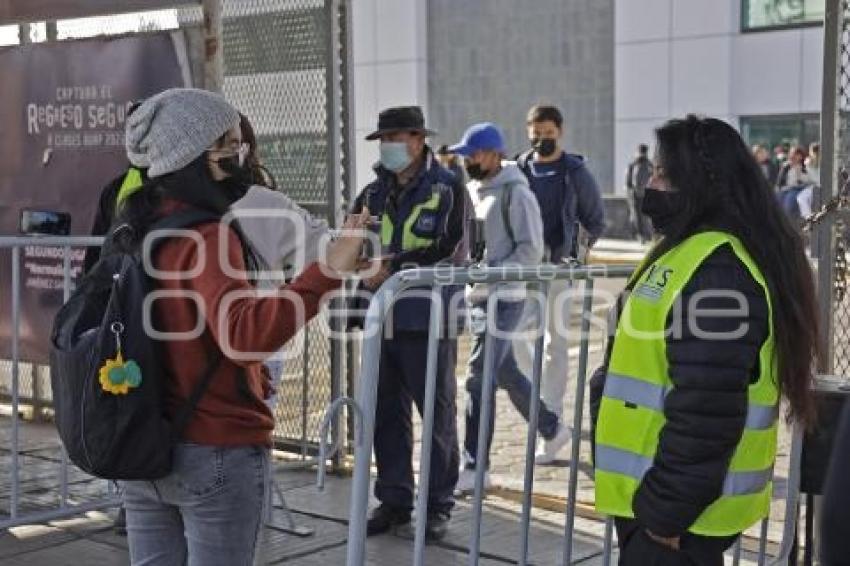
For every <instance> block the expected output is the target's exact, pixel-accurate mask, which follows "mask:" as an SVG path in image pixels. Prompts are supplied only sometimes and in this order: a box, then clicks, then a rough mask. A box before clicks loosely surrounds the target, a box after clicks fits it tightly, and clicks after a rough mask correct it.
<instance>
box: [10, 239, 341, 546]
mask: <svg viewBox="0 0 850 566" xmlns="http://www.w3.org/2000/svg"><path fill="white" fill-rule="evenodd" d="M103 240H104V239H103V237H93V236H61V237H60V236H55V237H54V236H26V237H17V236H12V237H7V236H2V237H0V249H10V250H11V260H12V268H11V278H12V285H11V318H12V320H11V322H12V324H11V328H12V336H11V357H12V360H11V362H12V368H11V369H12V371H11V378H12V379H11V403H12V416H11V442H10V444H11V446H10V448H9V450H10V454H11V466H10V468H9V474H10V482H11V488H10V505H9V518H8V519H5V520H0V530H2V529H8V528H12V527H15V526H18V525H23V524H33V523H42V522H46V521H54V520H58V519H62V518H66V517H72V516H76V515H79V514H81V513H85V512H88V511H94V510H98V509H104V508H109V507H117V506H119V505H120V504H121V500H120V497H119V496H118V494H117V492H116V490H115V487H114V483H113V482H106V495H105V496H104V497H102V498H100V499H96V500H92V501H86V502H85V503H80V504H71V502H70V500H69V492H68V484H69V482H68V472H69V461H68V455H67V453H66V452H65V448H64V446H62V444H61V442H60V453H61V455H60V462H59V465H60V472H59V491H60V503H59V506H58V507H57V508H55V509H50V510H47V511H38V512H28V513H22V512H21V511H20V507H21V481H20V471H21V463H20V453H21V446H20V404H21V402H20V399H21V396H20V389H21V387H20V369H19V366H20V363H21V361H20V352H19V349H20V348H19V345H20V344H19V343H20V320H21V316H20V315H21V249H22V248H24V247H28V246H38V247H59V248H62V249H63V255H62V257H63V272H62V273H63V274H62V289H63V303H64V302H67V301H68V299H69V297H70V296H71V291H72V289H71V285H72V277H71V249H72V248H82V247H95V246H97V247H99V246H101V245H103ZM307 354H308V353H307V352H306V351H305V352H304V355H305V356H307ZM35 378H37V376H35V375H34V379H35ZM34 401H35V400H34ZM305 406H306V399H305ZM331 426H332V423H331V422H328V423H327V427H328V428H331ZM322 438H324V435H323V436H322ZM342 440H343V439H342V438H341V437H339V436H337V437H336V438H335V439H334V442H333V446H332V451H333V453H335V452H337V451H338V450H339V449H340V444H341V443H342ZM321 448H322V451H323V452H325V451H326V450H327V449H326V447H325V446H322V447H321ZM315 462H316V460H314V459H312V458H311V459H306V460H305V461H304V462H299V463H297V464H296V465H295V466H292V467H299V468H300V467H304V466H309V465H311V464H315ZM266 496H267V505H266V516H265V524H266V526H270V527H274V528H276V529H278V530H281V531H284V532H287V533H290V534H293V535H296V536H299V537H304V536H310V535H312V534H313V532H314V531H313V529H312V528H308V527H305V526H303V525H298V524H296V522H295V520H294V517H293V515H292V513H291V512H290V510H289V508H288V506H287V504H286V500H285V498H284V494H283V492H282V491H281V490H280V488H279V487H278V485H277V483H276V482H275V479H274V474H270V475H269V485H268V486H267V490H266ZM275 496H276V498H277V501H278V504H279V505H280V507H281V508H282V511H283V519H284V523H280V524H279V523H278V522H276V521H275V519H274V517H273V516H272V512H273V508H272V504H273V500H274V498H275Z"/></svg>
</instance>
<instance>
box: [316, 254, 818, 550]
mask: <svg viewBox="0 0 850 566" xmlns="http://www.w3.org/2000/svg"><path fill="white" fill-rule="evenodd" d="M633 269H634V268H633V267H632V266H616V267H614V266H586V267H571V266H567V265H564V266H555V265H547V266H541V267H536V268H522V267H510V268H484V267H471V268H456V267H437V268H420V269H414V270H407V271H403V272H401V273H398V274H396V275H394V276H393V277H391V278H390V279H389V280H387V282H385V283H384V285H383V286H382V287H381V288H380V289H379V290H378V292H377V293H376V294H375V296H374V298H373V300H372V301H371V304H370V306H369V308H368V311H367V313H366V318H365V325H364V341H363V351H362V365H361V378H360V383H359V386H358V387H357V397H356V400H353V399H348V398H346V399H344V400H340V401H339V402H337V403H335V404H334V405H333V406H332V407H331V408H330V409H329V411H328V414H327V415H326V422H329V419H330V418H331V416H332V414H333V413H335V412H336V411H338V410H340V408H341V407H342V406H343V405H346V406H349V407H351V409H352V411H353V412H354V414H355V416H356V417H357V418H358V419H359V421H360V426H359V427H358V430H357V439H356V443H355V454H354V475H353V479H352V486H351V504H350V510H349V523H348V545H347V557H346V565H347V566H362V565H363V564H365V556H366V554H365V551H366V522H367V511H368V509H367V505H368V499H369V497H368V496H369V485H370V471H371V459H372V443H373V435H374V428H375V409H376V403H377V388H378V368H379V360H380V354H381V343H382V337H383V328H384V324H385V322H386V320H387V317H388V315H389V313H390V310H391V307H392V304H393V302H394V300H395V299H396V298H397V297H398V296H399V295H400V294H401V293H402V292H404V291H406V290H409V289H411V288H422V287H424V288H426V289H430V291H429V292H430V296H431V298H432V305H433V308H432V310H431V316H430V327H429V328H430V331H429V340H428V356H427V370H426V376H427V382H426V389H425V403H424V407H423V411H424V414H423V416H422V448H421V456H420V466H419V482H418V490H417V500H416V509H415V513H416V522H415V538H414V547H413V564H414V565H415V566H422V565H424V564H425V562H424V551H425V526H426V512H427V501H428V492H429V479H430V478H429V474H430V462H431V443H432V438H431V437H432V429H433V419H434V402H435V391H436V369H437V359H436V358H437V345H438V337H439V336H440V335H441V333H442V330H443V329H442V325H443V321H444V318H445V317H444V316H443V315H444V313H443V307H444V305H442V301H441V295H440V293H439V291H438V289H439V287H440V286H444V285H461V284H467V283H471V282H474V283H496V282H502V281H523V282H528V283H534V284H536V285H537V286H538V288H539V289H541V290H542V291H543V292H544V293H547V292H548V286H549V282H550V281H553V280H570V281H584V293H583V296H582V299H583V301H582V302H583V305H582V306H583V308H582V319H581V329H580V340H579V344H580V350H579V360H578V371H577V378H576V383H575V387H576V389H575V394H576V395H575V411H574V414H573V437H572V445H571V450H572V453H571V456H570V461H571V466H570V471H569V479H568V494H567V503H566V509H565V513H566V524H565V527H564V552H563V559H562V564H563V565H565V566H567V565H569V564H571V563H572V554H573V534H574V530H575V517H576V493H577V486H578V466H577V463H578V461H579V450H580V439H581V432H582V424H583V417H584V394H585V389H586V379H587V374H588V367H587V366H588V350H589V344H590V340H589V335H590V322H591V309H592V302H593V289H594V282H595V280H597V279H604V278H625V277H628V276H629V275H630V274H631V272H632V271H633ZM492 298H493V297H491V299H492ZM542 310H543V311H545V309H542ZM541 316H545V315H541ZM538 324H539V327H540V328H546V321H545V320H541V321H538ZM488 331H489V329H488ZM542 361H543V336H538V337H537V339H536V344H535V352H534V367H533V372H532V374H533V375H532V399H539V396H540V378H541V367H542ZM492 365H493V361H492V340H490V341H487V342H486V343H485V351H484V367H485V368H486V369H485V372H484V384H483V391H482V401H481V402H482V409H481V420H480V427H479V441H478V455H477V457H476V461H477V462H485V461H486V458H485V451H486V449H487V448H486V447H487V442H486V435H487V433H488V431H487V429H488V428H489V422H490V414H491V411H492V410H493V407H492V398H493V396H492V392H493V388H494V386H495V385H494V373H495V372H494V371H492ZM538 413H539V403H534V402H532V403H531V410H530V415H529V424H528V435H527V439H526V462H525V471H524V478H523V481H524V493H523V495H522V519H521V522H520V529H521V536H520V548H519V556H517V558H516V560H517V564H520V565H523V566H524V565H526V564H527V563H528V546H529V529H530V523H531V498H532V488H533V482H534V477H533V472H534V450H535V442H536V436H537V420H538ZM802 436H803V435H802V430H801V428H800V427H798V426H796V425H795V426H794V427H793V429H792V446H791V454H790V471H789V477H788V487H787V494H786V512H785V518H784V525H783V536H782V542H781V545H780V548H779V551H778V555H777V556H776V557H774V559H773V560H772V561H771V562H770V564H771V565H776V566H778V565H780V564H788V560H789V556H790V555H791V552H792V548H793V546H794V541H795V537H796V529H797V520H798V503H799V486H800V463H801V459H802ZM323 438H324V434H323ZM320 460H322V461H321V462H320V467H319V478H320V482H319V483H320V486H321V484H322V483H323V479H324V466H325V462H324V459H321V458H320ZM484 471H485V470H484V466H477V467H476V478H475V491H474V497H473V502H472V510H473V516H472V521H471V523H472V529H471V530H472V532H471V533H470V541H469V554H468V564H470V565H477V564H478V562H479V558H480V556H479V555H480V538H481V518H482V512H483V498H484V487H483V486H484ZM767 527H768V520H767V519H765V520H764V521H762V524H761V529H760V531H761V536H760V540H759V552H758V564H759V566H762V565H764V564H766V561H767V559H768V555H767V542H768V541H767V535H768V530H767ZM613 532H614V529H613V520H612V519H610V518H608V519H607V520H606V524H605V535H604V540H603V563H604V564H605V565H606V566H607V565H608V564H610V563H611V558H612V551H613V546H614V544H613ZM730 552H731V553H732V556H733V564H735V565H737V564H739V562H740V559H741V554H742V542H741V539H740V538H739V540H738V542H737V543H736V544H735V545H734V546H733V548H732V549H730Z"/></svg>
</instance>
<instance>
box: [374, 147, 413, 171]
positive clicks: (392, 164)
mask: <svg viewBox="0 0 850 566" xmlns="http://www.w3.org/2000/svg"><path fill="white" fill-rule="evenodd" d="M411 161H413V158H412V157H410V154H409V153H408V152H407V144H406V143H405V142H381V165H383V166H384V167H386V168H387V169H389V170H390V171H392V172H394V173H398V172H399V171H403V170H404V169H405V168H407V166H408V165H410V162H411Z"/></svg>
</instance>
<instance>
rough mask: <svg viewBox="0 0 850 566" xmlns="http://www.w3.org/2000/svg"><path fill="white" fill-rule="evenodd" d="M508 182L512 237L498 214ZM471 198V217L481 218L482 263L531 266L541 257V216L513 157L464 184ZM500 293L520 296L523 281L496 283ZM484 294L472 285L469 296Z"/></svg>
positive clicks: (521, 294)
mask: <svg viewBox="0 0 850 566" xmlns="http://www.w3.org/2000/svg"><path fill="white" fill-rule="evenodd" d="M508 185H510V186H511V189H510V190H511V196H510V209H509V214H508V217H509V220H510V225H511V229H512V230H513V235H514V239H513V240H511V237H510V234H509V232H508V230H507V228H506V227H505V223H504V219H503V214H502V199H503V198H505V196H506V194H505V191H506V187H507V186H508ZM467 188H468V189H469V192H470V196H471V197H472V202H473V203H474V205H475V217H476V218H478V219H483V220H484V240H485V247H486V249H485V253H484V263H485V264H486V265H487V266H488V267H499V266H517V265H522V266H533V265H540V263H541V262H542V260H543V252H544V243H543V220H542V218H541V216H540V207H539V205H538V204H537V198H535V196H534V194H533V193H532V192H531V190H530V189H529V188H528V180H527V179H526V178H525V175H524V174H523V173H522V171H521V170H520V169H519V167H517V165H516V163H514V162H513V161H503V162H502V170H501V171H499V173H498V174H497V175H496V176H495V177H493V178H491V179H485V180H484V181H470V182H469V183H468V184H467ZM498 289H499V293H500V296H502V293H505V292H506V291H509V293H508V295H509V296H508V297H506V298H513V299H522V298H524V295H525V294H524V293H523V290H524V289H525V284H523V283H500V284H499V285H498ZM484 297H486V289H484V287H483V286H482V285H476V286H475V288H474V289H473V292H472V293H471V296H470V300H473V301H474V300H479V299H483V298H484Z"/></svg>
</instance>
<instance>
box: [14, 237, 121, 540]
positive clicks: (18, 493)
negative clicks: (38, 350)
mask: <svg viewBox="0 0 850 566" xmlns="http://www.w3.org/2000/svg"><path fill="white" fill-rule="evenodd" d="M102 243H103V238H100V237H90V236H86V237H52V236H45V237H32V236H30V237H0V249H10V250H11V257H12V266H11V278H12V287H11V302H12V304H11V319H12V320H11V329H12V336H11V358H12V360H11V362H12V367H11V403H12V411H11V437H10V447H9V451H10V456H11V465H10V466H9V481H10V484H11V485H10V490H9V492H10V498H9V518H8V519H4V520H0V529H8V528H11V527H15V526H18V525H23V524H32V523H42V522H46V521H52V520H56V519H61V518H65V517H71V516H75V515H79V514H81V513H85V512H87V511H93V510H96V509H104V508H108V507H114V506H117V505H119V504H120V500H119V498H118V497H117V494H116V492H115V489H114V487H113V484H112V483H110V482H106V481H104V482H103V483H104V490H103V493H102V494H101V496H100V497H97V498H94V499H91V500H88V501H85V502H81V503H77V504H74V503H72V499H73V498H72V497H71V495H70V493H69V471H70V465H69V462H68V456H67V454H66V453H65V449H64V447H61V448H60V452H61V455H60V461H59V466H60V470H59V486H58V487H59V505H58V506H57V507H54V508H48V509H40V510H36V511H28V512H22V511H21V507H22V501H21V499H22V495H23V494H22V490H21V483H22V482H21V444H20V364H21V360H20V355H19V342H20V325H21V250H22V248H24V247H26V246H40V247H60V248H62V249H63V256H62V257H63V261H62V266H63V275H62V290H63V297H64V298H63V301H67V300H68V298H69V297H70V295H71V286H72V277H71V250H72V248H75V247H76V248H80V247H92V246H100V245H101V244H102Z"/></svg>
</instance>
